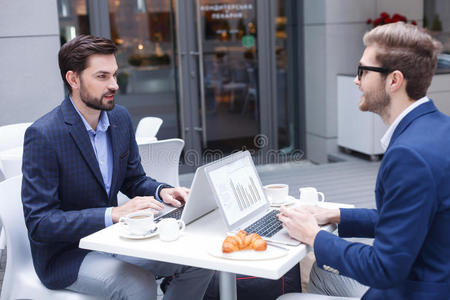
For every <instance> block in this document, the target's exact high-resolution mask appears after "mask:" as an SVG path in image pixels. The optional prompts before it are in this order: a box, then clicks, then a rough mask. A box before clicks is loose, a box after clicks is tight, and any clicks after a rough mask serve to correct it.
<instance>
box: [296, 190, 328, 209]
mask: <svg viewBox="0 0 450 300" xmlns="http://www.w3.org/2000/svg"><path fill="white" fill-rule="evenodd" d="M298 190H299V192H300V203H301V204H309V205H317V204H319V202H324V201H325V195H324V194H323V193H321V192H318V191H317V189H316V188H314V187H303V188H299V189H298Z"/></svg>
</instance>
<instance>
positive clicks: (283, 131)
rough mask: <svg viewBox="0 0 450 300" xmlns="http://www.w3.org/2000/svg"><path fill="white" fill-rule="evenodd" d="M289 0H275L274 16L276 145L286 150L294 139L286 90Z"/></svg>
mask: <svg viewBox="0 0 450 300" xmlns="http://www.w3.org/2000/svg"><path fill="white" fill-rule="evenodd" d="M290 1H291V0H278V1H277V16H276V17H275V56H276V64H277V78H276V81H277V99H276V101H277V109H278V116H277V117H278V147H279V149H285V150H287V151H290V150H292V147H293V144H294V139H295V137H294V119H295V115H294V114H295V105H294V99H293V96H292V93H289V92H288V77H293V74H294V73H293V70H292V69H289V70H288V63H289V62H288V51H292V46H293V45H292V40H293V37H288V30H287V29H288V28H287V9H288V6H289V3H290ZM289 42H290V43H289ZM289 47H291V49H289ZM291 57H293V56H291ZM291 64H292V62H291Z"/></svg>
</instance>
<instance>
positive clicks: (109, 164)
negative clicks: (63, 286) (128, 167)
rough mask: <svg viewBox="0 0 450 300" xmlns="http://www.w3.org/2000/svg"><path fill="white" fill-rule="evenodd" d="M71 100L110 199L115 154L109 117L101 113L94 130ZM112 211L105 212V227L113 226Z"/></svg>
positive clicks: (108, 209)
mask: <svg viewBox="0 0 450 300" xmlns="http://www.w3.org/2000/svg"><path fill="white" fill-rule="evenodd" d="M69 99H70V102H71V103H72V105H73V107H74V108H75V110H76V111H77V113H78V115H79V116H80V118H81V120H82V121H83V124H84V126H85V127H86V130H87V132H88V134H89V139H90V140H91V144H92V148H93V149H94V152H95V157H96V158H97V162H98V166H99V167H100V172H101V173H102V177H103V184H104V185H105V189H106V193H107V194H108V197H109V192H110V190H111V179H112V172H113V153H112V146H111V138H110V137H109V135H108V128H109V125H110V124H109V119H108V115H107V114H106V112H105V111H102V112H101V113H100V118H99V120H98V124H97V130H94V129H92V127H91V125H89V123H88V122H87V121H86V119H85V118H84V117H83V115H82V114H81V113H80V111H79V110H78V108H77V107H76V105H75V104H74V103H73V101H72V98H71V97H70V96H69ZM111 211H112V207H108V208H107V209H106V211H105V226H109V225H112V224H113V221H112V216H111Z"/></svg>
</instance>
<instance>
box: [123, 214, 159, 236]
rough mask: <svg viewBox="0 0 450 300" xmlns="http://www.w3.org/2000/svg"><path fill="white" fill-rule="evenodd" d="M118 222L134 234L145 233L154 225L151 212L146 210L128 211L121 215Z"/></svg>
mask: <svg viewBox="0 0 450 300" xmlns="http://www.w3.org/2000/svg"><path fill="white" fill-rule="evenodd" d="M119 222H120V223H121V225H123V226H125V228H126V229H127V230H128V232H129V233H130V234H134V235H145V234H146V233H148V232H149V231H151V230H152V229H154V228H155V227H156V224H155V221H154V217H153V213H152V212H150V211H148V210H146V211H136V212H133V213H130V214H128V215H126V216H124V217H121V218H120V219H119Z"/></svg>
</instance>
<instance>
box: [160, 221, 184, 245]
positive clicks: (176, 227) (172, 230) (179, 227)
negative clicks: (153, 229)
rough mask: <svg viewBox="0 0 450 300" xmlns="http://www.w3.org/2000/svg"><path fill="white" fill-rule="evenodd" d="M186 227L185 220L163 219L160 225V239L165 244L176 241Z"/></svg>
mask: <svg viewBox="0 0 450 300" xmlns="http://www.w3.org/2000/svg"><path fill="white" fill-rule="evenodd" d="M185 227H186V225H185V224H184V222H183V220H177V219H174V218H167V219H162V220H161V221H160V222H159V223H158V233H159V239H160V240H161V241H164V242H171V241H175V240H176V239H178V238H179V237H180V234H181V233H182V232H183V230H184V228H185Z"/></svg>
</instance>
